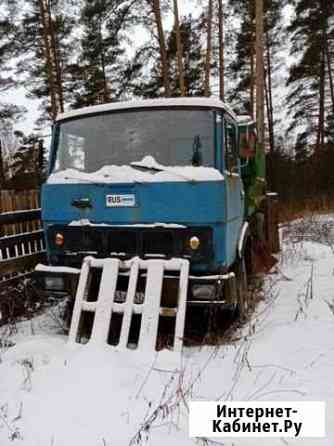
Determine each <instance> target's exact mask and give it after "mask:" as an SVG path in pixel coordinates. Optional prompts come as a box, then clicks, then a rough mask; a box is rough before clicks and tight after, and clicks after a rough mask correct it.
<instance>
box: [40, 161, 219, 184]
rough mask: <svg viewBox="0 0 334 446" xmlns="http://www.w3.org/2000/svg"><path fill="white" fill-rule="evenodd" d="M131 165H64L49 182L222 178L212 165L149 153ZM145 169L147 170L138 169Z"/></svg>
mask: <svg viewBox="0 0 334 446" xmlns="http://www.w3.org/2000/svg"><path fill="white" fill-rule="evenodd" d="M131 164H132V165H131V166H115V165H112V166H104V167H102V168H101V169H99V170H97V171H96V172H91V173H86V172H81V171H78V170H75V169H66V170H62V171H60V172H55V173H53V174H51V175H50V176H49V178H48V180H47V183H48V184H65V183H108V184H113V183H164V182H182V181H186V182H187V181H194V182H197V181H201V182H202V181H223V180H224V177H223V175H222V174H221V173H220V172H219V171H218V170H217V169H214V168H213V167H203V166H200V167H195V166H174V167H172V166H163V165H162V164H159V163H157V162H156V161H155V159H154V158H153V157H152V156H146V157H145V158H143V159H142V160H141V161H138V162H133V163H131ZM138 168H139V169H141V168H142V169H147V170H144V171H142V170H138Z"/></svg>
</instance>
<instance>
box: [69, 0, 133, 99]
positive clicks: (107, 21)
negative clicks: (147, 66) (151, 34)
mask: <svg viewBox="0 0 334 446" xmlns="http://www.w3.org/2000/svg"><path fill="white" fill-rule="evenodd" d="M133 3H134V2H132V3H129V2H128V1H124V0H117V1H111V0H98V1H93V0H84V4H83V8H82V10H81V19H80V23H81V25H82V31H83V33H82V37H81V39H80V48H79V56H78V57H77V61H76V62H75V63H73V64H72V65H71V66H70V68H69V69H70V73H71V81H72V89H73V91H74V94H73V98H72V101H71V102H72V105H73V107H75V108H77V107H82V106H86V105H94V104H99V103H106V102H110V101H113V100H116V99H118V98H119V97H120V96H121V94H122V93H123V91H124V89H123V87H122V78H123V74H122V73H123V70H124V69H123V66H125V65H126V64H127V61H126V57H125V48H124V46H123V43H124V39H125V37H124V27H125V26H126V24H127V23H128V21H131V20H132V19H133V17H132V15H131V14H132V9H131V7H132V5H133Z"/></svg>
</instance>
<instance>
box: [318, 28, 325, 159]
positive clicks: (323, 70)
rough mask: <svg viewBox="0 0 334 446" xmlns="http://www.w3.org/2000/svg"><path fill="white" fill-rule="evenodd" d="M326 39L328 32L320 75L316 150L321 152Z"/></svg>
mask: <svg viewBox="0 0 334 446" xmlns="http://www.w3.org/2000/svg"><path fill="white" fill-rule="evenodd" d="M325 39H326V32H325V31H323V34H322V44H321V54H320V73H319V75H320V77H319V118H318V129H317V143H316V150H317V151H318V152H319V150H320V149H322V148H323V146H324V143H325V78H326V76H325V70H326V62H325Z"/></svg>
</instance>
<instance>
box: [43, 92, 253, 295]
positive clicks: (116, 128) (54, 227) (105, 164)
mask: <svg viewBox="0 0 334 446" xmlns="http://www.w3.org/2000/svg"><path fill="white" fill-rule="evenodd" d="M252 125H253V127H254V123H252V122H251V121H249V122H245V121H244V120H243V121H241V122H239V120H238V117H237V116H236V115H235V114H234V113H233V111H232V110H231V109H230V108H229V107H228V106H227V105H226V104H224V103H223V102H221V101H220V100H218V99H212V98H175V99H156V100H144V101H133V102H120V103H110V104H104V105H99V106H92V107H86V108H83V109H80V110H73V111H69V112H67V113H64V114H62V115H60V116H59V117H58V119H57V121H56V122H55V125H54V127H53V137H52V144H51V151H50V160H49V168H48V178H47V181H46V183H45V184H44V186H43V189H42V220H43V225H44V230H45V234H46V244H47V255H48V262H49V265H50V269H49V272H50V273H52V271H53V270H52V268H54V272H57V271H58V273H59V271H60V269H59V268H63V270H62V271H64V267H71V268H80V266H81V264H82V261H83V259H84V258H85V257H86V256H94V257H97V258H107V257H117V258H120V259H129V258H132V257H135V256H138V257H140V258H143V259H154V258H167V259H169V258H186V259H188V260H189V262H190V271H191V279H192V281H193V286H191V287H189V302H192V303H197V304H198V303H201V302H202V303H203V304H206V303H208V302H209V301H211V302H216V303H217V302H218V303H219V302H224V301H225V300H224V299H225V298H224V297H223V296H222V295H221V294H219V292H218V291H217V289H218V288H219V287H218V285H219V284H220V282H221V280H222V278H228V277H229V276H228V275H229V273H230V272H231V271H234V270H235V267H236V265H239V263H240V260H241V258H242V257H243V251H244V249H245V246H246V242H247V238H248V236H249V231H248V229H247V228H248V222H247V220H248V219H249V216H250V212H249V211H248V210H247V206H246V205H247V197H246V195H245V184H244V180H243V175H242V174H243V172H246V176H245V178H246V177H247V166H249V165H250V163H251V161H250V160H251V159H252V157H253V156H252V154H250V153H249V152H247V151H246V152H245V151H244V152H242V153H240V151H239V148H240V141H241V139H242V140H243V141H245V138H246V142H247V141H248V139H249V138H248V133H247V132H248V131H249V129H252ZM245 133H247V135H246V137H245ZM242 135H243V137H242ZM240 155H241V156H240ZM253 158H254V157H253ZM248 177H249V172H248ZM246 182H247V181H246ZM246 186H247V187H248V188H249V187H250V185H249V184H248V183H247V184H246ZM57 268H58V270H57ZM48 280H49V279H48ZM52 283H53V285H52ZM203 283H204V285H203ZM208 283H209V284H210V286H211V288H210V287H208V286H207V284H208ZM48 284H49V287H51V288H52V286H53V287H55V289H56V288H57V287H59V288H61V287H62V286H63V283H62V281H61V280H60V279H59V277H58V281H57V280H55V281H53V282H52V281H51V280H49V281H48ZM201 285H203V286H201ZM201 290H202V291H201Z"/></svg>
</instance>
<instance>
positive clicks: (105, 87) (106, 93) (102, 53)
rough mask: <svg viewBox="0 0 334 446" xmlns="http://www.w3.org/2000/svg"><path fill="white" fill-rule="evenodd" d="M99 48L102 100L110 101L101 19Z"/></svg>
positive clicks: (100, 22) (100, 21)
mask: <svg viewBox="0 0 334 446" xmlns="http://www.w3.org/2000/svg"><path fill="white" fill-rule="evenodd" d="M98 33H99V48H100V58H101V70H102V79H103V95H102V96H103V102H105V103H106V102H109V101H110V94H109V87H108V81H107V75H106V63H105V51H104V44H103V36H102V19H101V20H99V29H98Z"/></svg>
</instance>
